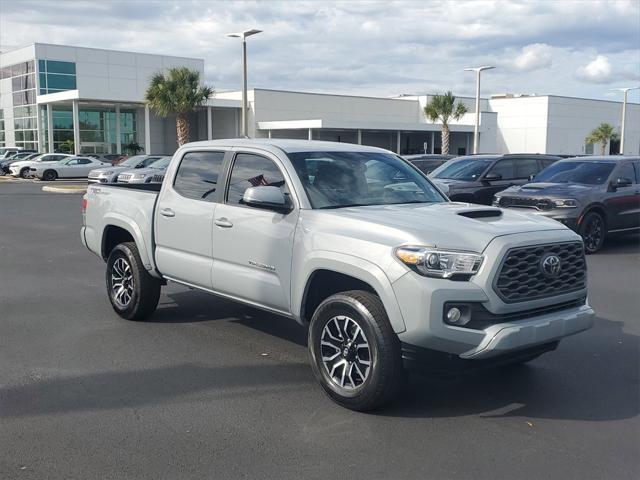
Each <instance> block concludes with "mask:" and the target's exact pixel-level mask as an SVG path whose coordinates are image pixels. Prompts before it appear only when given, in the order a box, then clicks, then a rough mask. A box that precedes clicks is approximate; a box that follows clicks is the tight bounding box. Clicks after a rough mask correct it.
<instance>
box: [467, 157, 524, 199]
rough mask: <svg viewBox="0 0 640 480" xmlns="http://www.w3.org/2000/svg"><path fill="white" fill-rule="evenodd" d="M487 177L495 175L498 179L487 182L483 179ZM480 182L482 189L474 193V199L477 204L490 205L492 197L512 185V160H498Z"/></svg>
mask: <svg viewBox="0 0 640 480" xmlns="http://www.w3.org/2000/svg"><path fill="white" fill-rule="evenodd" d="M487 175H496V176H498V177H499V178H496V179H492V180H488V179H486V178H484V177H486V176H487ZM484 177H483V179H482V180H481V181H482V185H483V186H482V187H480V188H479V189H478V190H477V192H476V198H477V201H478V203H481V204H484V205H491V202H493V196H494V195H495V194H496V193H498V192H501V191H502V190H504V189H505V188H508V187H510V186H511V185H514V183H515V180H514V178H513V177H514V165H513V159H505V160H498V161H497V162H496V163H495V164H494V165H493V166H492V167H491V168H490V169H489V171H488V172H487V173H485V175H484Z"/></svg>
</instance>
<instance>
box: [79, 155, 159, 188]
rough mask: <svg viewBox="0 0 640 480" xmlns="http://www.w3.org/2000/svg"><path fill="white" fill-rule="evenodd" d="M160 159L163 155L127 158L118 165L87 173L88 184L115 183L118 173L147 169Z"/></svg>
mask: <svg viewBox="0 0 640 480" xmlns="http://www.w3.org/2000/svg"><path fill="white" fill-rule="evenodd" d="M162 157H163V155H135V156H133V157H129V158H127V159H126V160H125V161H123V162H122V163H120V164H119V165H112V166H111V167H104V168H97V169H95V170H92V171H91V172H89V183H115V182H116V180H117V179H118V175H119V174H120V173H122V172H124V171H126V170H131V169H132V168H145V167H148V166H149V165H151V164H152V163H153V162H155V161H156V160H159V159H160V158H162Z"/></svg>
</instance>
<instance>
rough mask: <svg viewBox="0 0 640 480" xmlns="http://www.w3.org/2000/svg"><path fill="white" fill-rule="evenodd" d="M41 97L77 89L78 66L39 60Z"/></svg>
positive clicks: (70, 63) (69, 63)
mask: <svg viewBox="0 0 640 480" xmlns="http://www.w3.org/2000/svg"><path fill="white" fill-rule="evenodd" d="M38 75H39V76H40V95H46V94H49V93H56V92H64V91H65V90H75V89H76V64H75V63H73V62H60V61H57V60H38Z"/></svg>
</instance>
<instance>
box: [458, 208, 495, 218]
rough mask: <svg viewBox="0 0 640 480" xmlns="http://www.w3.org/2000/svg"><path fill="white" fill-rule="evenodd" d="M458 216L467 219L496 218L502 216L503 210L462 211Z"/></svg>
mask: <svg viewBox="0 0 640 480" xmlns="http://www.w3.org/2000/svg"><path fill="white" fill-rule="evenodd" d="M458 215H460V216H461V217H467V218H496V217H501V216H502V210H500V209H499V208H483V209H474V210H462V211H460V212H458Z"/></svg>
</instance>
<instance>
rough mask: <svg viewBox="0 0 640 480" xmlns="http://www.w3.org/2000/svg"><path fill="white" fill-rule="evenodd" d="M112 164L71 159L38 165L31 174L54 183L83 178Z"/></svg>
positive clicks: (90, 159)
mask: <svg viewBox="0 0 640 480" xmlns="http://www.w3.org/2000/svg"><path fill="white" fill-rule="evenodd" d="M109 165H111V164H110V163H105V162H101V161H100V160H96V159H95V158H90V157H71V158H67V159H65V160H62V161H60V162H57V163H55V164H52V163H50V164H48V165H44V164H43V165H38V166H36V167H32V168H31V171H30V172H29V173H30V174H31V175H32V176H35V177H38V178H39V179H41V180H46V181H49V182H51V181H53V180H56V179H57V178H83V177H86V176H87V175H89V172H90V171H91V170H93V169H94V168H100V167H106V166H109Z"/></svg>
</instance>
